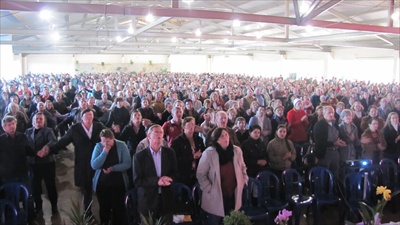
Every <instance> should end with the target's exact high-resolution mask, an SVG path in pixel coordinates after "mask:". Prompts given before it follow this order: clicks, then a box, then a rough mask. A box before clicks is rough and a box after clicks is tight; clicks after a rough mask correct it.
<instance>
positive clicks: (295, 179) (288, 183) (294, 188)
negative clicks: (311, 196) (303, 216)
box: [282, 169, 303, 201]
mask: <svg viewBox="0 0 400 225" xmlns="http://www.w3.org/2000/svg"><path fill="white" fill-rule="evenodd" d="M282 181H283V185H284V187H285V195H286V200H288V201H289V200H290V199H291V198H292V196H294V195H298V199H299V200H300V201H301V199H303V181H302V178H301V175H300V173H299V172H297V170H295V169H287V170H285V171H283V173H282Z"/></svg>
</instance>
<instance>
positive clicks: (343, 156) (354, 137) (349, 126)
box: [339, 109, 361, 164]
mask: <svg viewBox="0 0 400 225" xmlns="http://www.w3.org/2000/svg"><path fill="white" fill-rule="evenodd" d="M340 119H341V121H342V122H341V123H340V124H339V133H341V134H342V137H343V140H344V141H345V142H346V144H347V145H346V146H344V147H340V148H339V154H340V162H341V164H344V163H345V162H346V160H353V159H356V149H360V147H361V146H360V145H361V144H360V139H359V138H358V129H357V126H356V125H355V124H354V123H353V121H352V119H353V112H352V111H351V110H350V109H344V110H343V111H342V112H341V113H340Z"/></svg>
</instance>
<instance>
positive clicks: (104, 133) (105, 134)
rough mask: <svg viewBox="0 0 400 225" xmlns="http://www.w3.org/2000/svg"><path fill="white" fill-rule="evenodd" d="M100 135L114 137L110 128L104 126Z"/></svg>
mask: <svg viewBox="0 0 400 225" xmlns="http://www.w3.org/2000/svg"><path fill="white" fill-rule="evenodd" d="M100 137H101V138H102V137H104V138H110V139H114V133H113V132H112V131H111V130H110V129H108V128H106V129H103V130H102V131H101V132H100Z"/></svg>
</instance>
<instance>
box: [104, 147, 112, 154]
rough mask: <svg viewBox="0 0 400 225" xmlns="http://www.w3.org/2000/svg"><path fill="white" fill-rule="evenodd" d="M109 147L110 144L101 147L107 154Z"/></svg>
mask: <svg viewBox="0 0 400 225" xmlns="http://www.w3.org/2000/svg"><path fill="white" fill-rule="evenodd" d="M110 149H111V146H109V145H104V147H103V151H104V152H105V153H107V154H108V153H109V152H110Z"/></svg>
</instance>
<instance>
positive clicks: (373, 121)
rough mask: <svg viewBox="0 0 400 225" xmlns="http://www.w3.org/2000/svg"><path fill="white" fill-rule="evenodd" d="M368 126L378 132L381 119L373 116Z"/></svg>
mask: <svg viewBox="0 0 400 225" xmlns="http://www.w3.org/2000/svg"><path fill="white" fill-rule="evenodd" d="M368 127H369V129H370V130H371V131H372V132H376V131H377V130H378V128H379V120H378V118H374V117H373V118H371V119H370V120H369V121H368Z"/></svg>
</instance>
